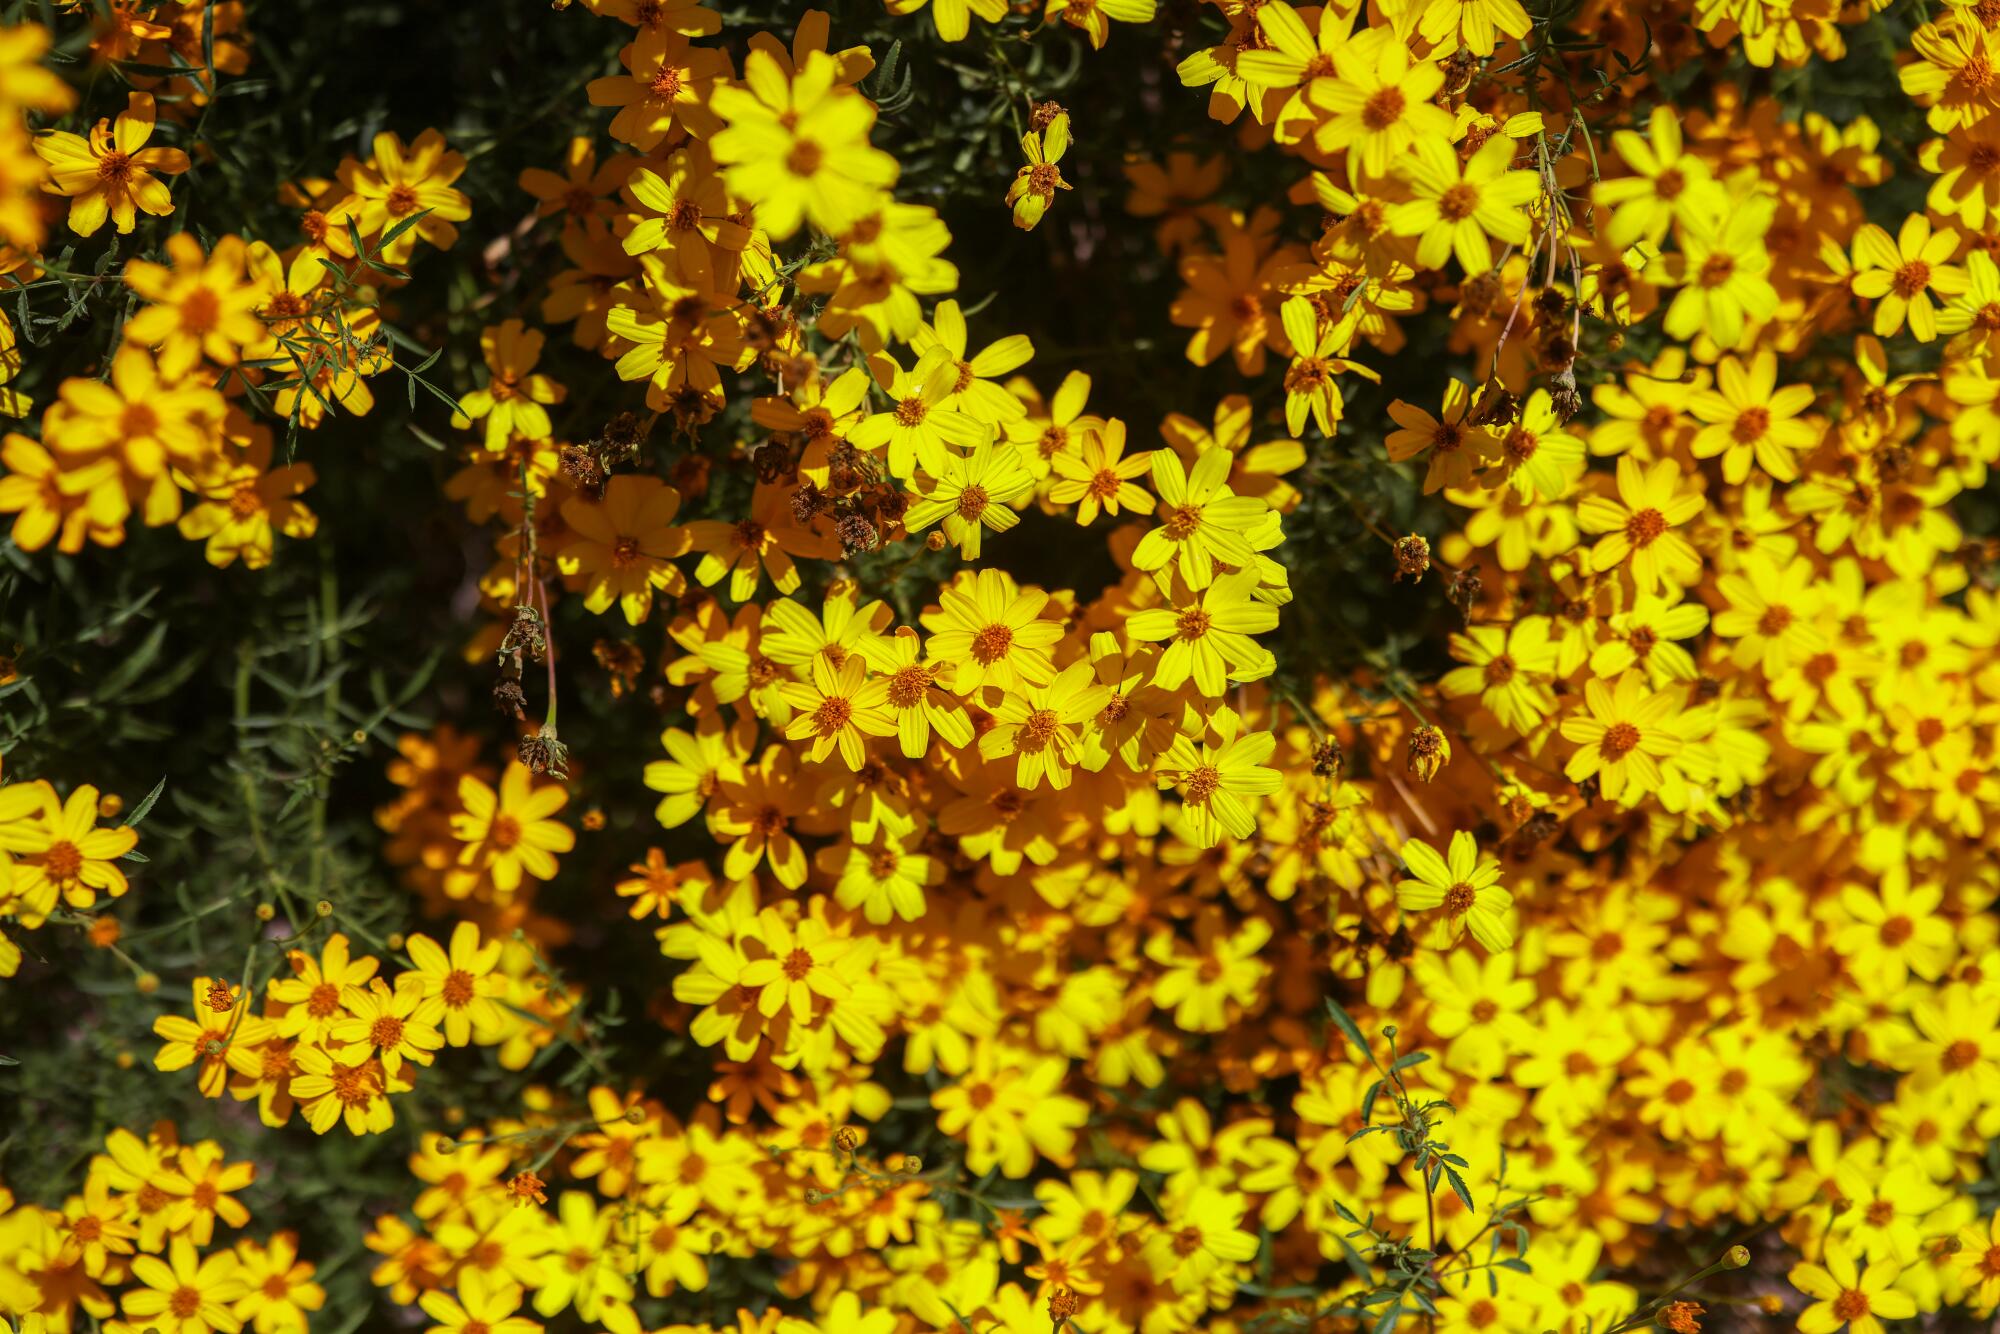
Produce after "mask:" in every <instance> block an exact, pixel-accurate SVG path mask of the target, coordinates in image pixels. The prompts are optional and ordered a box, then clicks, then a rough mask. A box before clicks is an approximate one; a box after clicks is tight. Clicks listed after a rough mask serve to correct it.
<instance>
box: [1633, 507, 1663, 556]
mask: <svg viewBox="0 0 2000 1334" xmlns="http://www.w3.org/2000/svg"><path fill="white" fill-rule="evenodd" d="M1666 531H1667V517H1666V516H1665V515H1664V514H1662V513H1660V512H1659V511H1658V510H1656V509H1643V510H1638V511H1636V512H1634V513H1633V515H1632V517H1631V518H1629V519H1627V520H1626V521H1625V537H1626V539H1627V540H1628V541H1630V542H1631V543H1632V545H1633V546H1635V547H1644V546H1651V545H1652V543H1653V542H1654V540H1655V539H1657V538H1658V537H1659V536H1660V534H1661V533H1664V532H1666Z"/></svg>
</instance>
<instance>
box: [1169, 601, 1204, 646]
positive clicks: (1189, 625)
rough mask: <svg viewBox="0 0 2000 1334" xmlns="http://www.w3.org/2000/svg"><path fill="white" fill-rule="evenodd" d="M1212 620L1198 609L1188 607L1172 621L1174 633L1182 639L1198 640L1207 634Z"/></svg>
mask: <svg viewBox="0 0 2000 1334" xmlns="http://www.w3.org/2000/svg"><path fill="white" fill-rule="evenodd" d="M1212 622H1213V618H1212V617H1210V616H1209V614H1208V613H1207V612H1206V611H1203V610H1202V609H1201V608H1200V607H1189V608H1188V609H1187V610H1185V611H1183V612H1182V613H1181V614H1180V615H1179V616H1178V617H1176V618H1175V620H1174V633H1175V634H1176V635H1178V636H1180V637H1181V638H1182V639H1200V638H1201V637H1202V636H1203V635H1205V634H1207V633H1208V630H1209V626H1210V625H1211V624H1212Z"/></svg>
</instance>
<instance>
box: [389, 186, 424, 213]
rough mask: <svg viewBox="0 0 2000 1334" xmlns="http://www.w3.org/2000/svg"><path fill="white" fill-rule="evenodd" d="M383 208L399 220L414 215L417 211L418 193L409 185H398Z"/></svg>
mask: <svg viewBox="0 0 2000 1334" xmlns="http://www.w3.org/2000/svg"><path fill="white" fill-rule="evenodd" d="M382 206H383V207H384V208H386V209H388V210H389V212H391V213H393V214H395V215H396V216H397V217H399V218H400V217H403V216H404V215H406V214H410V213H414V212H416V211H417V192H416V191H415V190H412V189H411V188H410V187H409V186H407V185H398V186H396V187H395V188H394V189H392V190H390V191H389V197H388V198H387V199H385V200H384V201H383V203H382Z"/></svg>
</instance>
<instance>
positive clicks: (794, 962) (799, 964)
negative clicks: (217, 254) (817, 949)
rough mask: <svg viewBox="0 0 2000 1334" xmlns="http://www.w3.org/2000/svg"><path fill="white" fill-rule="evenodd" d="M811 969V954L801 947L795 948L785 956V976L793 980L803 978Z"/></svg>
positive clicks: (797, 980) (796, 980)
mask: <svg viewBox="0 0 2000 1334" xmlns="http://www.w3.org/2000/svg"><path fill="white" fill-rule="evenodd" d="M812 969H813V956H812V955H811V954H809V953H807V952H806V951H805V950H802V949H795V950H793V951H792V952H791V953H790V954H787V955H786V956H785V976H786V977H789V978H790V979H791V980H792V981H794V982H801V981H804V980H805V975H806V974H807V973H810V972H811V971H812Z"/></svg>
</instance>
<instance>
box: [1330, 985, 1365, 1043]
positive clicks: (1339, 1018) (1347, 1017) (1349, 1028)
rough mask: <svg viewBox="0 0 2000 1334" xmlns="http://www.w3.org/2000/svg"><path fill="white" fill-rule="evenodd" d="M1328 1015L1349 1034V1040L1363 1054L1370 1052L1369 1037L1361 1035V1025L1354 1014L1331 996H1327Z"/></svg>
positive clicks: (1341, 1029)
mask: <svg viewBox="0 0 2000 1334" xmlns="http://www.w3.org/2000/svg"><path fill="white" fill-rule="evenodd" d="M1326 1017H1327V1018H1329V1019H1331V1020H1333V1022H1334V1024H1335V1025H1337V1026H1338V1027H1339V1029H1340V1031H1341V1032H1343V1033H1345V1034H1346V1035H1347V1039H1348V1041H1350V1042H1352V1043H1353V1044H1354V1045H1355V1046H1356V1047H1358V1048H1360V1049H1361V1054H1362V1055H1364V1056H1366V1055H1367V1054H1368V1039H1367V1038H1364V1037H1362V1036H1361V1026H1360V1025H1359V1024H1357V1023H1355V1022H1354V1016H1353V1015H1351V1014H1349V1013H1348V1012H1347V1011H1346V1010H1344V1009H1342V1008H1341V1005H1340V1002H1339V1001H1337V1000H1335V999H1334V998H1333V997H1331V996H1328V997H1327V998H1326Z"/></svg>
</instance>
